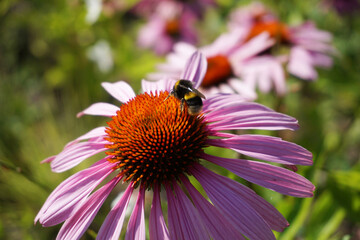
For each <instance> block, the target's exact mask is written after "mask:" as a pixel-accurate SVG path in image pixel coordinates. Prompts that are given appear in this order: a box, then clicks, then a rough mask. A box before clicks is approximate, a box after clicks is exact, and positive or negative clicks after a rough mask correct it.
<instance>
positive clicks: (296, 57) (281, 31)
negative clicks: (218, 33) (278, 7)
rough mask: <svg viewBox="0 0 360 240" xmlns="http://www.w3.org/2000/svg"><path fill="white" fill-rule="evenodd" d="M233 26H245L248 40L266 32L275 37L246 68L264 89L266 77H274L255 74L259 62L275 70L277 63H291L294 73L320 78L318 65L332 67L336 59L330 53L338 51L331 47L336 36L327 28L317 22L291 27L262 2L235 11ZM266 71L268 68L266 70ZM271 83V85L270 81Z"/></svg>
mask: <svg viewBox="0 0 360 240" xmlns="http://www.w3.org/2000/svg"><path fill="white" fill-rule="evenodd" d="M229 27H230V29H231V30H234V29H237V28H241V29H242V30H243V31H247V36H246V37H245V38H243V41H245V42H246V41H249V40H251V39H252V38H254V37H256V36H258V35H259V34H263V33H264V32H267V33H268V34H269V35H270V37H271V38H272V39H274V40H275V42H276V44H274V45H273V46H271V47H270V48H269V49H268V50H267V51H264V52H262V53H261V54H259V56H258V58H256V59H257V60H256V61H254V62H253V64H249V65H248V67H247V68H246V70H247V71H250V74H248V75H250V76H251V77H252V78H253V79H258V85H259V87H260V88H261V86H262V85H264V84H266V81H264V80H266V79H267V80H268V81H270V80H271V77H270V74H268V75H269V76H267V77H262V78H259V77H257V78H256V76H255V77H254V76H252V75H255V74H256V73H257V72H258V70H257V69H259V68H258V66H259V65H260V66H262V68H267V69H271V68H273V67H274V66H275V65H278V66H281V65H282V64H287V71H288V72H289V73H290V74H292V75H294V76H296V77H298V78H301V79H304V80H315V79H316V78H317V72H316V70H315V67H324V68H329V67H331V66H332V58H331V57H330V56H329V55H330V54H333V53H334V52H335V51H334V48H333V47H332V46H331V40H332V36H331V34H330V33H328V32H326V31H322V30H319V29H317V28H316V27H315V25H314V24H313V23H310V22H306V23H304V24H302V25H299V26H288V25H287V24H285V23H282V22H281V21H279V20H278V19H277V17H276V16H275V15H274V14H272V13H271V12H270V11H269V10H268V9H266V8H265V7H264V6H263V5H262V4H260V3H255V4H251V5H249V6H247V7H245V8H239V9H237V10H235V11H234V12H233V13H232V14H231V17H230V21H229ZM258 59H260V61H259V60H258ZM283 71H284V70H283ZM262 72H266V71H264V70H262ZM251 73H253V74H251ZM258 75H259V74H258ZM263 75H264V74H263ZM284 80H285V79H284ZM245 81H246V79H245ZM267 85H270V84H269V83H267ZM277 92H278V91H277Z"/></svg>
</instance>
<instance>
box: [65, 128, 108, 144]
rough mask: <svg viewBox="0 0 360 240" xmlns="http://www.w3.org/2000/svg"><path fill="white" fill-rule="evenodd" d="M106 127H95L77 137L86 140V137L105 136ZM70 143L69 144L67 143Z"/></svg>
mask: <svg viewBox="0 0 360 240" xmlns="http://www.w3.org/2000/svg"><path fill="white" fill-rule="evenodd" d="M105 129H106V128H105V127H97V128H94V129H93V130H91V131H89V132H87V133H85V134H84V135H82V136H80V137H78V138H77V139H76V141H81V140H86V139H90V138H95V137H102V136H105V135H106V134H105ZM67 145H68V144H67Z"/></svg>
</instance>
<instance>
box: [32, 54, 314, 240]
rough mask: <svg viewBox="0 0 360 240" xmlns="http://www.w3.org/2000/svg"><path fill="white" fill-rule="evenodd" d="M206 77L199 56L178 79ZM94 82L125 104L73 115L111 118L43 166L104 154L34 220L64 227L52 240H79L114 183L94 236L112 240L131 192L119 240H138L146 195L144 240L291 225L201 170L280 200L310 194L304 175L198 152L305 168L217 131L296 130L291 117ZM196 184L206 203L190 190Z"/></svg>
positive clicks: (152, 85) (295, 149)
mask: <svg viewBox="0 0 360 240" xmlns="http://www.w3.org/2000/svg"><path fill="white" fill-rule="evenodd" d="M205 72H206V59H205V58H203V57H202V55H201V54H199V53H195V54H194V55H193V56H192V57H191V59H190V60H189V61H188V63H187V65H186V68H185V70H184V72H183V73H182V75H181V78H182V79H187V80H191V81H193V84H194V87H197V86H199V85H200V84H201V80H202V78H203V76H204V75H205ZM102 85H103V87H104V88H105V90H106V91H108V92H109V93H110V94H111V95H112V96H113V97H115V98H116V99H117V100H119V101H120V102H123V105H121V107H120V108H119V107H117V106H115V105H112V104H108V103H96V104H94V105H91V106H90V107H89V108H87V109H85V110H84V111H82V112H81V113H80V114H79V115H83V114H89V115H101V116H106V117H110V120H109V122H108V127H99V128H95V129H93V130H91V131H90V132H88V133H87V134H85V135H83V136H81V137H79V138H78V139H76V140H74V141H72V142H70V143H69V144H68V145H66V146H65V148H64V150H63V151H62V152H61V153H60V154H58V155H56V156H53V157H50V158H48V159H46V160H45V162H50V163H51V167H52V170H53V171H55V172H62V171H65V170H67V169H70V168H72V167H73V166H75V165H77V164H79V163H80V162H81V161H83V160H85V159H86V158H88V157H90V156H92V155H94V154H96V153H99V152H106V154H107V156H106V157H104V158H103V159H102V160H100V161H98V162H96V163H95V164H93V165H92V166H91V167H89V168H87V169H85V170H82V171H80V172H78V173H76V174H75V175H73V176H71V177H69V178H68V179H67V180H65V181H64V182H62V183H61V184H60V185H59V186H58V187H57V188H56V189H55V190H54V191H53V192H52V193H51V194H50V196H49V197H48V199H47V200H46V202H45V204H44V205H43V207H42V208H41V210H40V212H39V213H38V215H37V216H36V218H35V222H37V221H40V223H41V224H42V225H43V226H46V227H48V226H52V225H56V224H59V223H61V222H64V224H63V226H62V228H61V230H60V232H59V233H58V236H57V239H79V238H80V237H81V235H82V234H83V233H84V232H85V231H86V229H87V228H88V226H89V225H90V223H91V222H92V220H93V219H94V217H95V216H96V214H97V213H98V211H99V209H100V207H101V206H102V204H103V203H104V201H105V199H106V198H107V197H108V195H109V193H110V192H111V191H112V190H113V189H114V187H115V186H116V185H117V184H120V181H122V182H123V184H127V188H126V190H125V192H124V194H123V195H122V197H121V198H120V199H119V200H118V202H117V203H116V204H115V206H114V207H113V208H112V209H111V211H110V212H109V214H108V215H107V217H106V219H105V220H104V222H103V224H102V226H101V228H100V230H99V232H98V235H97V239H118V238H119V236H120V233H121V230H122V227H123V222H124V218H125V212H126V209H127V206H128V203H129V199H130V197H131V196H132V194H133V193H134V191H138V197H137V200H136V203H135V206H134V209H133V211H132V213H131V216H130V219H129V221H128V225H127V229H126V233H125V239H145V235H146V229H145V210H144V206H145V195H146V194H149V193H150V192H152V194H153V198H152V203H151V211H150V214H149V236H150V239H194V240H195V239H196V240H197V239H245V237H247V238H250V239H275V237H274V235H273V232H272V230H275V231H282V230H283V229H284V228H286V227H287V226H288V225H289V224H288V222H287V221H286V219H284V217H283V216H282V215H281V214H280V213H279V212H278V211H277V210H276V209H275V208H274V207H273V206H272V205H271V204H269V203H268V202H266V201H265V200H264V199H263V198H261V197H260V196H258V195H257V194H256V193H255V192H254V191H253V190H251V189H250V188H248V187H246V186H244V185H242V184H240V183H238V182H236V181H234V180H232V179H229V178H227V177H224V176H221V175H219V174H217V173H215V172H214V171H211V170H210V169H208V168H207V167H205V166H204V164H203V163H204V162H206V161H208V162H211V163H213V164H216V165H219V166H221V167H223V168H226V169H228V170H229V171H232V172H233V173H235V174H236V175H238V176H240V177H242V178H243V179H245V180H247V181H249V182H252V183H255V184H258V185H260V186H263V187H265V188H269V189H272V190H274V191H277V192H279V193H282V194H287V195H290V196H295V197H311V196H312V195H313V191H314V186H313V185H312V184H311V183H310V182H309V181H308V180H307V179H306V178H304V177H302V176H300V175H298V174H297V173H295V172H292V171H290V170H287V169H285V168H282V167H279V166H275V165H272V164H269V163H266V162H258V161H254V160H246V159H231V158H222V157H218V156H213V155H210V154H208V153H206V148H207V147H209V146H214V147H219V148H229V149H233V150H234V151H236V152H238V153H241V154H244V155H247V156H250V157H253V158H258V159H261V160H263V161H267V162H273V163H278V164H286V165H297V164H300V165H311V164H312V155H311V153H310V152H308V151H307V150H305V149H304V148H302V147H300V146H298V145H296V144H293V143H290V142H287V141H283V140H281V139H280V138H276V137H271V136H264V135H252V134H243V135H237V134H231V133H224V132H223V131H226V130H236V129H267V130H280V129H291V130H294V129H296V128H297V127H298V123H297V120H296V119H294V118H292V117H289V116H287V115H284V114H281V113H277V112H274V111H272V110H270V109H269V108H267V107H264V106H262V105H260V104H256V103H248V102H238V101H237V100H238V96H237V95H232V94H221V95H218V96H213V97H211V98H208V99H206V100H204V107H203V112H202V113H200V114H199V115H189V113H188V111H187V109H186V108H187V105H186V104H185V105H184V106H183V107H184V108H182V107H181V102H180V100H179V99H177V98H175V97H173V96H170V97H169V91H170V90H171V89H172V87H173V81H169V80H168V81H159V82H147V81H143V82H142V88H143V91H144V93H142V94H139V95H135V93H134V91H133V90H132V89H131V87H130V86H129V85H128V84H127V83H125V82H121V81H120V82H116V83H103V84H102ZM190 176H192V177H193V178H192V179H191V181H190V179H189V177H190ZM109 177H110V180H109V181H108V182H107V183H105V184H103V185H102V186H101V187H99V188H97V187H98V186H99V185H100V184H101V183H102V182H103V181H104V180H105V179H106V178H107V179H109ZM195 180H196V181H198V182H199V183H200V184H201V186H202V187H203V189H204V190H205V192H206V194H207V197H204V196H203V195H202V194H200V193H199V192H198V190H197V189H196V188H195V187H194V186H193V185H192V183H193V181H195ZM95 188H97V190H96V191H94V189H95ZM136 189H138V190H136ZM160 191H164V192H165V193H166V194H164V195H166V199H167V217H164V214H163V212H162V207H161V201H162V199H161V198H160ZM209 200H210V201H209ZM163 202H164V201H163ZM165 219H167V221H166V220H165Z"/></svg>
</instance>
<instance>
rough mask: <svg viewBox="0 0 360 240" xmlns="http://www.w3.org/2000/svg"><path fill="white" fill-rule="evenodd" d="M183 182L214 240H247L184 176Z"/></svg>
mask: <svg viewBox="0 0 360 240" xmlns="http://www.w3.org/2000/svg"><path fill="white" fill-rule="evenodd" d="M181 180H182V182H183V184H184V185H185V187H186V189H187V190H188V192H189V195H190V196H191V199H192V201H193V202H194V205H195V207H196V209H197V210H198V211H199V215H200V217H201V219H202V221H203V222H204V225H205V226H206V227H207V230H208V232H209V233H210V235H211V237H212V239H217V240H221V239H223V240H227V239H234V240H235V239H245V238H244V237H243V236H242V235H241V234H240V232H238V231H237V230H236V229H235V227H234V226H233V225H232V223H231V222H230V221H228V220H227V219H226V218H225V217H224V216H223V214H222V213H221V212H220V211H219V210H218V209H217V208H216V207H215V206H214V205H212V204H211V203H210V202H209V201H208V200H206V199H205V198H204V197H203V196H202V195H201V194H200V193H199V192H198V191H197V190H196V188H195V187H194V186H193V185H192V184H191V183H190V181H189V180H188V179H187V178H186V177H184V176H182V177H181Z"/></svg>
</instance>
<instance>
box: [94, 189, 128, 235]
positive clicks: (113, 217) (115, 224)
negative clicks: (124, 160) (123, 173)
mask: <svg viewBox="0 0 360 240" xmlns="http://www.w3.org/2000/svg"><path fill="white" fill-rule="evenodd" d="M133 190H134V187H133V186H132V185H131V184H129V186H128V187H127V189H126V191H125V193H124V195H123V196H122V198H121V199H120V201H119V202H118V203H117V204H116V205H115V206H114V207H113V208H112V209H111V211H110V212H109V214H108V215H107V217H106V219H105V221H104V222H103V224H102V225H101V228H100V230H99V233H98V235H97V237H96V239H99V240H118V239H119V236H120V232H121V228H122V225H123V223H124V219H125V213H126V208H127V206H128V204H129V201H130V197H131V194H132V192H133Z"/></svg>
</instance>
